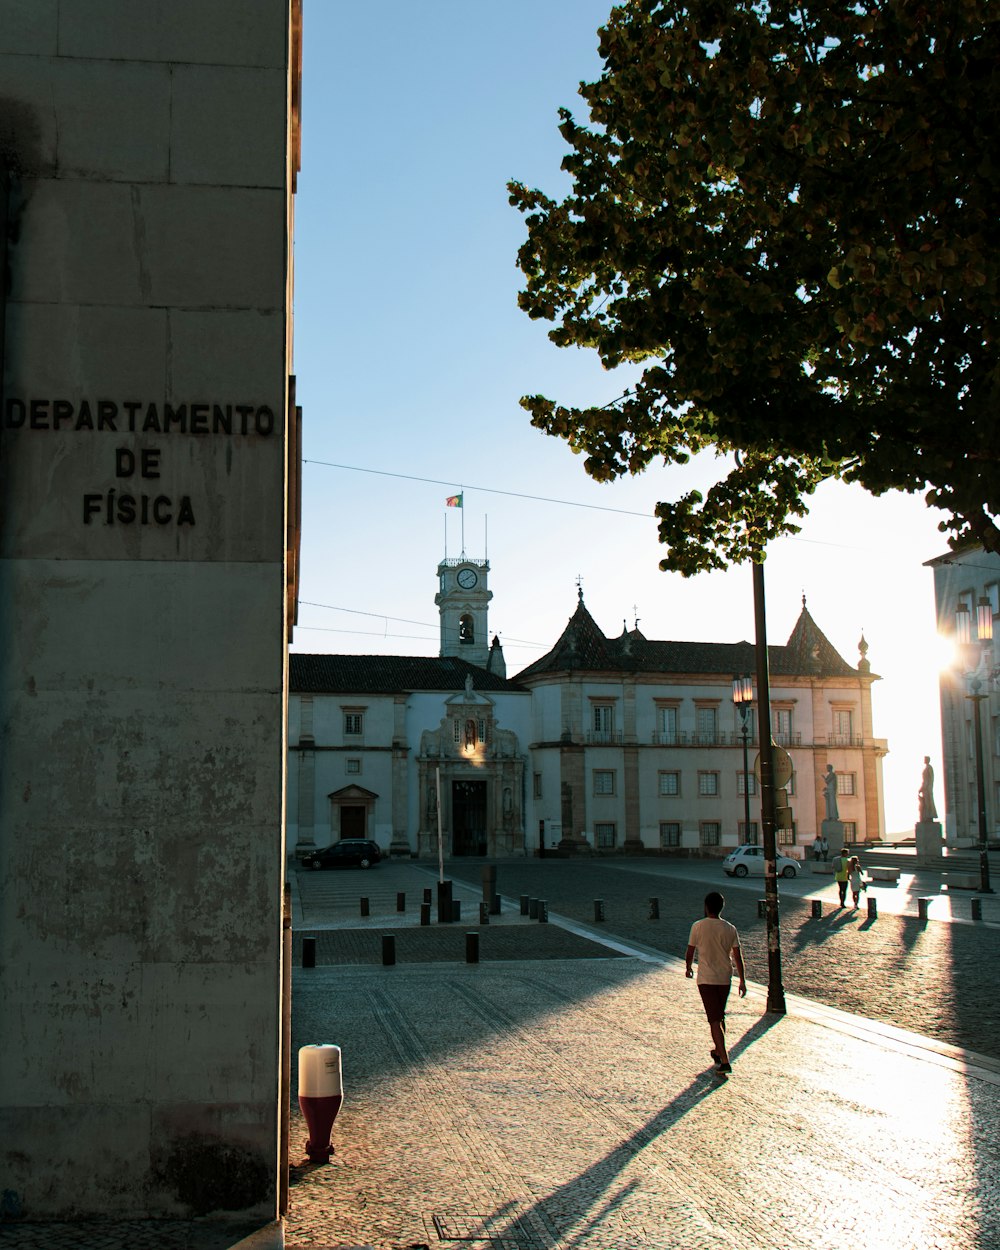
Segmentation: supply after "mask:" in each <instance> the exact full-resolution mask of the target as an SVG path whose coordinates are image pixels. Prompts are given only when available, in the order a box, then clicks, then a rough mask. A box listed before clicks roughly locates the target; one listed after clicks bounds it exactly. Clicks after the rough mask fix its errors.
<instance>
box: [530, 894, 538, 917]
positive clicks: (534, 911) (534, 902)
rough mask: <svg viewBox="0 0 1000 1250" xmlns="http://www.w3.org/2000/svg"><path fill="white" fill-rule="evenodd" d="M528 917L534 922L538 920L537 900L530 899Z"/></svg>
mask: <svg viewBox="0 0 1000 1250" xmlns="http://www.w3.org/2000/svg"><path fill="white" fill-rule="evenodd" d="M528 915H529V916H530V918H531V919H532V920H537V919H538V899H537V898H529V899H528Z"/></svg>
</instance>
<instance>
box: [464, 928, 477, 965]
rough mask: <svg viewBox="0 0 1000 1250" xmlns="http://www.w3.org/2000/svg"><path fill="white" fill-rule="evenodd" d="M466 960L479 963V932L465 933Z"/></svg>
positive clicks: (470, 962)
mask: <svg viewBox="0 0 1000 1250" xmlns="http://www.w3.org/2000/svg"><path fill="white" fill-rule="evenodd" d="M465 962H466V963H467V964H477V963H479V934H478V933H475V932H472V933H467V934H466V935H465Z"/></svg>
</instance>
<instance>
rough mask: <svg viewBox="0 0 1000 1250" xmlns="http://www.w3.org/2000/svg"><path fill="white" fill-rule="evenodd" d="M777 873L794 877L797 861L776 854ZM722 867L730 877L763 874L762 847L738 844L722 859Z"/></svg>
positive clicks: (796, 870) (797, 869) (797, 866)
mask: <svg viewBox="0 0 1000 1250" xmlns="http://www.w3.org/2000/svg"><path fill="white" fill-rule="evenodd" d="M776 858H777V861H778V862H777V865H776V867H777V873H778V876H779V877H794V876H796V875H797V874H798V871H799V865H798V861H797V860H794V859H789V858H788V856H787V855H778V856H776ZM722 867H723V868H724V869H725V871H726V873H727V874H728V875H729V876H730V877H762V876H763V875H764V848H763V847H762V846H738V847H737V848H736V850H735V851H733V853H732V855H727V856H726V858H725V859H724V860H723V861H722Z"/></svg>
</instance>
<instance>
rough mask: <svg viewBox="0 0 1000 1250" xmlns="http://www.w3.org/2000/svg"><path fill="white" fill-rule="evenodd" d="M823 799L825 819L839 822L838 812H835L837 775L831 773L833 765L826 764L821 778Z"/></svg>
mask: <svg viewBox="0 0 1000 1250" xmlns="http://www.w3.org/2000/svg"><path fill="white" fill-rule="evenodd" d="M823 797H824V799H826V819H827V820H839V819H840V812H839V811H838V810H837V774H836V773H835V772H834V771H833V765H832V764H827V766H826V775H825V776H824V778H823Z"/></svg>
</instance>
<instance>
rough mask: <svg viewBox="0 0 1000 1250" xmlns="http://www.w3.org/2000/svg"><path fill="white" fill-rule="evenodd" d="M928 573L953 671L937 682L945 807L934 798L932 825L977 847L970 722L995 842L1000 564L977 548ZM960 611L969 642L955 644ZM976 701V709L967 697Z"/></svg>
mask: <svg viewBox="0 0 1000 1250" xmlns="http://www.w3.org/2000/svg"><path fill="white" fill-rule="evenodd" d="M927 567H929V568H930V569H932V570H933V573H934V602H935V609H936V612H937V622H938V632H939V633H940V634H941V635H942V637H945V638H952V639H955V642H956V647H955V657H954V664H953V665H952V666H951V667H950V668H948V669H944V670H942V672H941V675H940V691H941V750H942V760H943V764H944V768H943V772H944V778H943V781H944V785H943V799H942V797H941V793H940V790H939V792H938V795H937V799H936V802H937V808H938V819H939V820H940V821H941V823H942V825H943V826H944V832H945V838H946V839H947V840H948V841H949V842H953V843H954V842H959V841H962V842H968V841H970V840H971V841H978V839H979V803H978V799H977V784H976V744H975V718H976V717H977V716H978V717H979V718H980V733H981V735H982V751H983V783H984V791H985V795H984V797H985V808H986V832H987V837H988V838H989V839H990V841H994V840H996V839H997V837H998V836H1000V693H998V690H997V673H998V671H1000V639H998V636H997V635H998V631H1000V620H998V615H1000V556H997V555H996V554H995V553H993V552H989V551H984V550H983V548H982V547H978V546H976V547H963V548H961V549H960V550H958V551H952V552H948V554H947V555H943V556H938V557H937V558H936V559H933V560H930V561H928V564H927ZM983 600H985V603H986V605H987V610H988V613H989V616H990V620H991V621H992V634H993V637H992V640H984V639H982V638H980V637H979V631H978V624H977V617H978V611H977V609H978V607H979V604H980V602H981V601H983ZM960 605H961V606H962V607H963V608H964V610H965V611H967V612H968V613H969V617H970V625H971V639H970V642H969V643H968V644H966V645H964V646H963V645H961V644H959V643H958V640H957V638H956V627H955V617H956V613H957V612H958V610H959V606H960ZM973 693H976V694H979V695H981V696H982V700H981V702H975V701H974V700H973V699H970V698H969V697H968V696H969V695H970V694H973Z"/></svg>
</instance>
